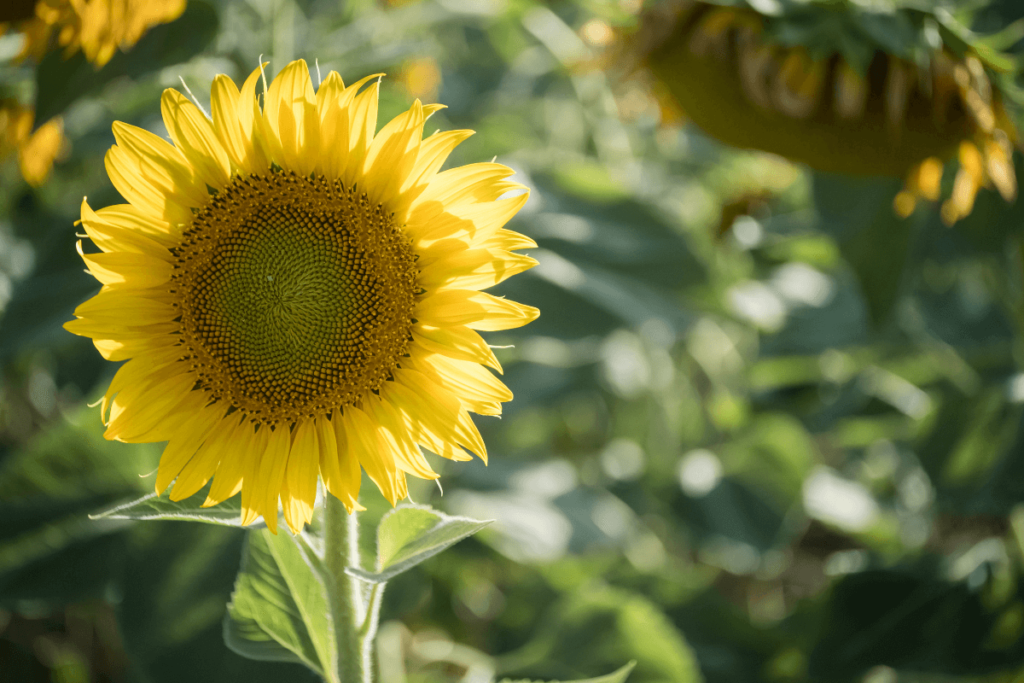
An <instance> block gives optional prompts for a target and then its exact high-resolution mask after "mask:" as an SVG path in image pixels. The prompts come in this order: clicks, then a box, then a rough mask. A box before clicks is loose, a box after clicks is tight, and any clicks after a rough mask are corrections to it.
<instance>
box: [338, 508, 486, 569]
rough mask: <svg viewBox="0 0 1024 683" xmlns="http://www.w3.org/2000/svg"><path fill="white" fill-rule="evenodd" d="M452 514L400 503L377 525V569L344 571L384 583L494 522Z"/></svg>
mask: <svg viewBox="0 0 1024 683" xmlns="http://www.w3.org/2000/svg"><path fill="white" fill-rule="evenodd" d="M491 521H492V520H487V521H483V522H481V521H478V520H475V519H470V518H468V517H452V516H450V515H446V514H444V513H442V512H438V511H437V510H434V509H432V508H430V507H429V506H426V505H412V504H410V505H401V506H399V507H397V508H395V509H394V510H392V511H391V512H389V513H387V514H386V515H384V518H383V519H381V521H380V526H378V527H377V571H376V572H368V571H364V570H362V569H358V568H352V567H350V568H348V569H346V570H345V571H346V572H347V573H348V574H350V575H351V576H355V577H356V578H359V579H362V580H363V581H366V582H368V583H385V582H386V581H389V580H390V579H392V578H394V577H395V576H397V575H398V574H401V573H402V572H404V571H407V570H409V569H411V568H412V567H415V566H416V565H418V564H419V563H420V562H423V561H424V560H427V559H429V558H431V557H433V556H434V555H437V554H438V553H439V552H441V551H442V550H445V549H446V548H449V547H451V546H453V545H455V544H456V543H458V542H459V541H461V540H462V539H464V538H467V537H469V536H472V535H473V534H475V533H476V532H478V531H480V530H481V529H483V528H484V527H485V526H487V525H488V524H490V523H491Z"/></svg>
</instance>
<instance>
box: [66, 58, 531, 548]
mask: <svg viewBox="0 0 1024 683" xmlns="http://www.w3.org/2000/svg"><path fill="white" fill-rule="evenodd" d="M260 81H261V70H260V69H257V70H256V71H254V72H253V74H252V75H251V76H250V77H249V79H248V80H247V81H246V82H245V84H244V85H243V86H242V89H241V90H239V89H238V88H237V87H236V86H235V84H234V83H233V82H232V81H231V80H230V79H229V78H227V77H225V76H218V77H217V79H216V80H215V81H214V84H213V91H212V96H211V109H212V112H211V113H212V118H210V117H207V116H206V115H205V114H204V113H203V112H202V111H201V110H200V109H199V107H197V106H196V105H194V104H192V103H191V102H189V101H188V100H187V99H186V98H185V97H183V96H182V95H181V94H180V93H178V92H177V91H175V90H167V91H165V92H164V96H163V99H162V108H161V109H162V113H163V118H164V122H165V124H166V126H167V130H168V133H169V134H170V137H171V141H172V142H173V144H171V143H168V142H167V141H165V140H164V139H163V138H160V137H159V136H157V135H154V134H152V133H150V132H147V131H145V130H142V129H139V128H135V127H133V126H129V125H126V124H123V123H115V124H114V136H115V138H116V140H117V144H116V145H115V146H114V147H113V148H111V150H110V151H109V152H108V153H107V157H106V167H107V171H108V173H109V175H110V179H111V181H112V182H113V184H114V186H115V187H116V188H117V189H118V191H120V193H121V194H122V195H123V196H124V198H125V199H127V200H128V202H129V203H128V204H124V205H119V206H113V207H108V208H105V209H100V210H98V211H93V210H92V209H91V208H90V207H89V205H88V204H87V203H85V202H83V205H82V225H83V226H84V228H85V231H86V233H87V234H88V236H89V237H90V238H91V240H92V242H93V243H94V244H95V245H96V246H97V247H99V249H100V250H101V251H100V252H99V253H91V254H90V253H85V252H84V250H83V249H82V247H81V245H79V250H80V252H82V256H83V258H84V259H85V262H86V264H87V265H88V267H89V270H90V271H91V272H92V273H93V275H95V276H96V278H97V279H98V280H99V281H100V282H101V283H102V285H103V287H102V289H101V290H100V292H99V294H98V295H97V296H95V297H94V298H92V299H90V300H89V301H87V302H85V303H84V304H82V305H81V306H79V307H78V309H77V310H76V311H75V313H76V316H77V319H76V320H73V321H71V322H69V323H67V325H66V327H67V329H68V330H70V331H71V332H74V333H75V334H79V335H83V336H87V337H91V338H92V339H93V341H94V343H95V345H96V347H97V348H98V349H99V350H100V352H101V353H102V354H103V355H104V357H106V358H107V359H109V360H127V362H126V363H125V364H124V365H123V366H122V367H121V368H120V369H119V370H118V372H117V374H116V375H115V377H114V379H113V381H112V382H111V384H110V387H109V389H108V391H107V393H106V396H105V398H104V401H103V415H104V419H105V421H106V424H107V431H106V436H107V438H110V439H118V440H122V441H131V442H143V441H165V440H166V441H168V444H167V447H166V449H165V450H164V453H163V456H162V458H161V461H160V468H159V470H158V472H157V481H156V490H157V491H158V492H162V491H164V490H165V489H166V488H167V487H168V486H170V484H171V483H172V482H174V486H173V489H172V490H171V494H170V495H171V498H172V499H181V498H184V497H187V496H190V495H193V494H195V493H196V492H198V491H199V490H200V489H201V488H202V487H203V486H204V485H205V484H206V483H207V482H208V481H209V480H210V479H211V477H212V478H213V484H212V486H211V488H210V491H209V495H208V498H207V501H206V504H209V505H213V504H216V503H218V502H221V501H223V500H225V499H226V498H228V497H230V496H233V495H235V494H236V493H238V492H241V495H242V507H243V520H244V522H245V523H249V522H251V521H252V520H254V519H255V518H256V517H257V516H258V515H263V517H264V518H265V519H266V521H267V524H268V526H269V527H270V528H271V529H276V518H277V510H278V505H279V502H280V504H281V505H282V506H283V508H284V516H285V519H286V521H287V523H288V525H289V526H290V527H291V528H292V529H293V530H296V529H299V528H301V526H302V525H303V524H304V523H306V522H308V521H309V520H310V518H311V515H312V505H313V500H314V497H315V494H316V483H317V479H318V476H319V477H320V478H322V480H323V482H324V484H325V485H326V488H327V490H328V491H329V492H330V493H331V494H333V495H335V496H337V497H338V498H339V499H341V500H342V501H343V502H344V503H345V504H346V506H347V507H348V508H349V509H350V510H352V509H355V508H356V507H358V502H357V496H358V492H359V483H360V479H361V468H362V469H363V470H365V471H366V472H367V474H368V475H369V477H370V478H371V479H372V480H373V482H374V483H375V484H376V485H377V486H378V487H379V488H380V490H381V491H382V492H383V494H384V495H385V497H386V498H387V499H388V500H389V501H391V503H392V504H394V503H395V502H397V501H398V500H400V499H402V498H404V497H406V495H407V493H408V491H407V487H406V479H405V477H406V475H407V474H411V475H414V476H417V477H422V478H427V479H433V478H436V477H437V476H438V475H437V474H436V473H435V472H434V470H433V469H432V468H431V466H430V464H429V463H428V461H427V460H426V458H425V457H424V455H423V453H422V451H421V447H422V448H426V449H428V450H429V451H432V452H433V453H435V454H437V455H440V456H442V457H445V458H449V459H453V460H468V459H469V458H470V456H469V455H468V454H467V452H466V451H467V450H468V451H470V452H472V453H474V454H476V455H477V456H479V457H481V458H484V459H486V449H485V447H484V443H483V440H482V439H481V437H480V434H479V432H478V431H477V428H476V426H475V425H474V423H473V421H472V419H471V418H470V415H469V413H470V412H475V413H479V414H482V415H496V414H499V413H500V412H501V402H503V401H507V400H510V399H511V398H512V395H511V393H510V392H509V391H508V389H506V388H505V386H504V385H503V384H502V383H501V382H500V381H499V380H498V379H497V378H496V377H495V376H494V375H493V374H491V372H490V371H488V370H487V369H486V367H484V366H489V367H491V368H494V369H495V370H499V371H500V365H499V364H498V362H497V360H496V359H495V357H494V355H493V353H492V352H491V350H490V347H488V345H487V344H486V342H484V340H483V339H482V338H481V336H480V335H479V334H478V332H477V331H479V330H502V329H509V328H513V327H518V326H521V325H524V324H526V323H528V322H530V321H531V320H533V319H534V318H535V317H536V316H537V311H536V309H534V308H531V307H529V306H524V305H521V304H518V303H515V302H512V301H508V300H506V299H503V298H498V297H495V296H492V295H490V294H486V293H484V292H482V291H480V290H482V289H484V288H487V287H490V286H492V285H495V284H497V283H499V282H501V281H502V280H504V279H505V278H508V277H510V276H512V275H514V274H516V273H519V272H522V271H523V270H526V269H527V268H530V267H531V266H533V265H534V264H535V261H534V260H533V259H531V258H529V257H527V256H524V255H521V254H517V253H515V250H518V249H524V248H530V247H533V246H535V245H534V243H533V242H532V241H531V240H529V239H528V238H526V237H523V236H522V235H519V234H517V233H514V232H511V231H509V230H506V229H505V228H504V227H503V226H504V224H505V223H506V222H507V221H508V220H509V219H510V218H511V217H512V216H513V215H514V214H515V213H516V212H517V211H518V210H519V208H520V207H521V206H522V205H523V203H524V202H525V201H526V198H527V193H526V191H525V188H524V187H522V186H521V185H519V184H517V183H514V182H512V181H510V180H508V177H509V176H510V175H511V174H512V171H511V170H510V169H509V168H507V167H505V166H502V165H500V164H496V163H478V164H472V165H469V166H463V167H458V168H453V169H450V170H447V171H443V172H439V170H440V168H441V166H442V165H443V164H444V162H445V159H446V158H447V156H448V155H449V154H450V152H451V151H452V150H453V149H454V148H455V146H456V145H458V144H459V143H460V142H461V141H463V140H465V139H466V138H467V137H469V135H470V134H471V132H470V131H451V132H444V133H435V134H434V135H431V136H430V137H428V138H426V139H423V127H424V123H425V121H426V120H427V118H428V117H429V116H430V115H431V114H432V113H433V112H435V111H437V110H438V109H440V108H441V107H440V106H438V105H422V104H420V102H419V101H416V102H415V104H413V106H412V108H410V109H409V110H408V111H407V112H405V113H403V114H401V115H399V116H398V117H396V118H395V119H393V120H392V121H391V122H390V123H388V124H387V125H386V126H384V127H383V128H382V129H381V130H380V131H376V118H377V90H378V86H379V79H378V78H377V77H368V78H365V79H363V80H361V81H359V82H358V83H355V84H353V85H350V86H348V87H345V85H344V84H343V83H342V80H341V78H340V77H339V76H338V74H336V73H333V72H332V73H330V74H328V76H327V77H326V78H325V79H324V80H323V82H322V83H321V84H320V85H319V88H318V89H316V90H315V91H314V88H313V84H312V83H311V80H310V76H309V71H308V69H307V67H306V63H305V62H303V61H297V62H293V63H292V64H290V65H288V66H287V67H286V68H285V69H284V70H283V71H282V72H281V73H280V74H279V75H278V76H277V78H276V79H274V80H273V81H272V82H271V83H270V84H269V87H266V82H265V80H263V84H264V86H263V92H262V93H261V94H260V95H259V96H257V93H256V90H257V85H259V83H260ZM506 195H513V196H509V197H506ZM464 449H465V450H464Z"/></svg>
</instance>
